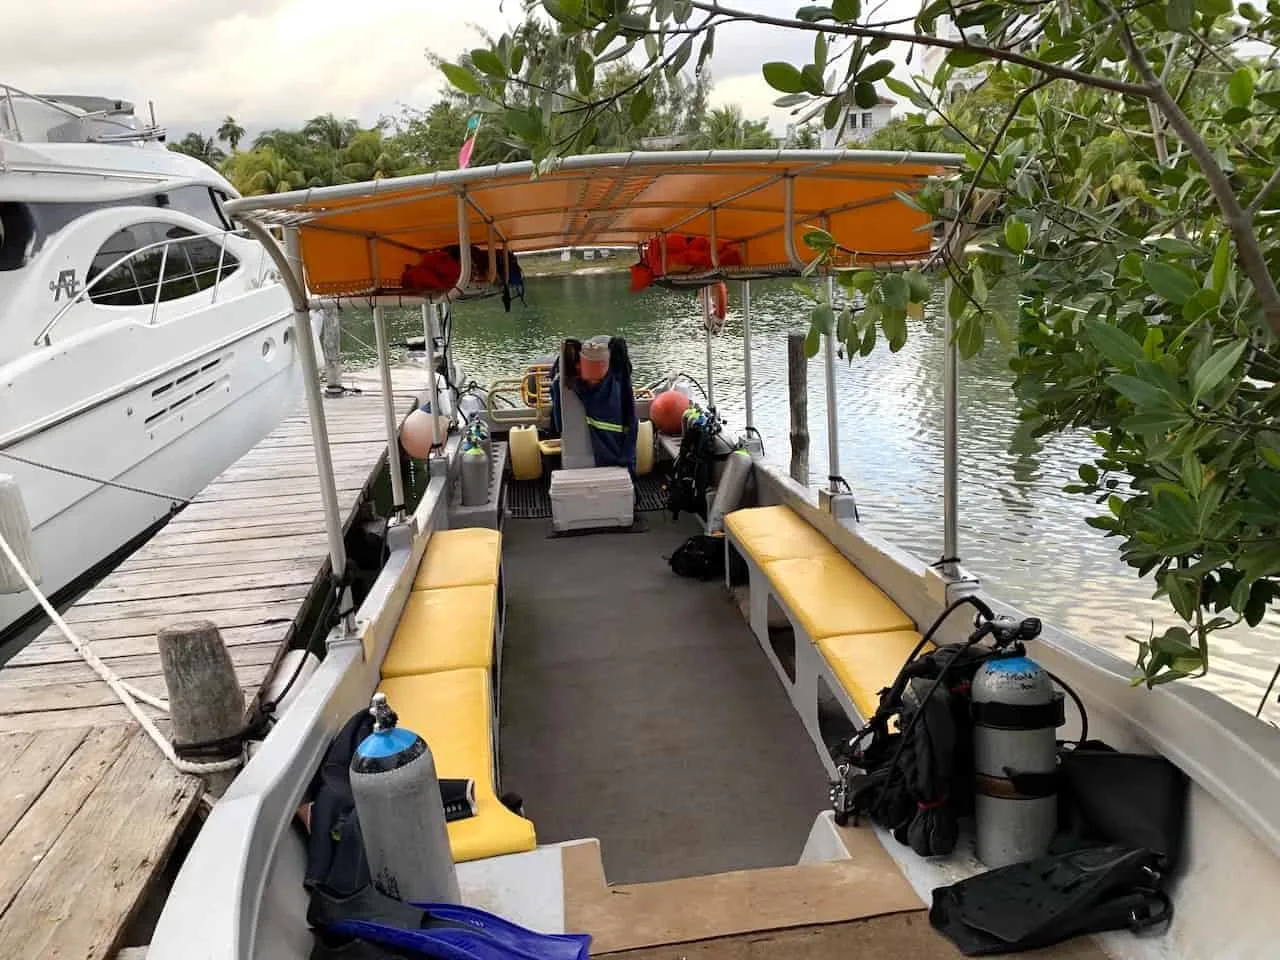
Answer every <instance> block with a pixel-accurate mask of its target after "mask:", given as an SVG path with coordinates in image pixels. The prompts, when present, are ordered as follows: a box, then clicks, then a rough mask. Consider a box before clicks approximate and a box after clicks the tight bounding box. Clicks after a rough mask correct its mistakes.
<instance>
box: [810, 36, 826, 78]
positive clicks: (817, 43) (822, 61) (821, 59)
mask: <svg viewBox="0 0 1280 960" xmlns="http://www.w3.org/2000/svg"><path fill="white" fill-rule="evenodd" d="M813 65H814V66H815V67H817V68H818V75H819V76H821V75H822V71H824V70H826V69H827V35H826V34H825V33H821V32H819V33H817V34H815V35H814V38H813Z"/></svg>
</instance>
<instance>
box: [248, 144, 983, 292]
mask: <svg viewBox="0 0 1280 960" xmlns="http://www.w3.org/2000/svg"><path fill="white" fill-rule="evenodd" d="M960 161H961V158H960V157H958V156H954V155H950V154H900V153H885V152H877V151H865V150H759V151H757V150H740V151H710V152H706V151H700V152H686V153H680V152H671V153H628V154H596V155H588V156H579V157H569V158H565V159H561V160H557V161H555V162H553V163H551V164H548V165H547V166H546V167H545V168H544V169H542V170H541V171H536V172H535V168H534V165H533V164H532V163H529V162H522V163H512V164H499V165H497V166H492V167H477V168H474V169H470V170H448V171H441V172H438V173H432V174H423V175H419V176H411V177H398V178H394V179H385V180H374V181H369V182H365V183H352V184H339V185H337V186H331V187H316V188H313V189H309V190H298V191H293V192H290V193H281V194H272V195H267V196H261V197H245V198H242V199H239V200H234V201H232V202H231V203H229V204H228V207H227V209H228V212H230V213H231V214H233V215H234V216H235V217H237V218H239V219H242V220H254V221H256V222H257V223H259V224H261V225H263V226H266V227H297V228H299V234H300V243H301V250H302V258H303V264H304V266H305V269H306V277H307V285H308V287H309V288H310V289H311V291H312V292H313V293H315V294H319V295H321V296H326V295H327V296H364V295H374V294H392V295H394V294H397V293H402V292H406V291H405V286H404V277H405V276H406V270H407V269H410V270H411V269H412V268H413V267H414V266H415V265H417V264H419V263H421V262H422V260H423V257H424V255H427V254H429V253H431V252H432V251H438V250H443V249H446V248H449V247H453V248H454V249H453V251H452V252H453V253H454V254H455V255H457V256H458V257H459V259H460V261H461V263H462V266H463V268H464V269H463V270H461V271H460V275H461V277H462V279H460V281H459V284H458V286H457V288H456V289H455V291H453V293H454V294H455V295H466V294H467V293H468V292H477V291H476V290H474V289H472V290H470V291H469V290H468V287H470V286H472V282H471V281H470V280H468V279H466V278H467V277H469V276H479V281H478V282H479V283H480V284H484V283H486V282H487V283H490V284H492V283H494V282H498V281H499V278H500V277H501V276H502V275H504V274H505V270H504V269H502V267H503V262H502V261H503V257H504V256H505V255H507V254H514V253H526V252H533V251H539V250H552V249H557V248H563V247H592V246H595V247H605V246H627V245H630V246H635V247H637V248H641V247H643V248H644V256H645V261H646V262H647V263H648V264H649V267H650V268H652V270H653V273H654V275H655V276H656V278H657V279H658V281H659V282H663V281H666V282H677V283H679V282H683V283H690V284H698V285H701V284H706V283H708V282H711V281H714V280H720V279H729V278H736V279H746V278H750V277H762V276H785V275H794V274H798V273H799V272H800V270H802V269H803V267H804V265H805V262H806V261H807V260H810V259H812V257H813V256H814V255H815V254H814V251H812V250H810V249H809V248H808V247H807V246H805V245H804V243H803V240H802V238H803V235H804V234H805V232H806V231H808V230H810V229H813V228H814V227H821V228H823V229H826V230H827V231H829V232H830V233H831V234H833V235H834V237H835V238H836V240H837V242H838V243H839V244H840V245H841V246H842V247H843V248H845V249H846V250H848V251H851V252H850V253H849V254H847V255H846V256H847V259H848V260H850V261H852V262H857V263H865V264H867V265H875V264H880V265H886V264H890V263H910V262H913V261H917V260H920V259H922V258H923V257H926V256H927V255H928V254H929V252H930V250H931V248H932V245H933V236H932V233H931V231H930V230H929V229H928V223H929V218H928V217H927V216H926V215H925V214H923V213H921V212H920V211H918V210H916V209H915V208H914V207H912V206H911V205H910V204H908V203H906V202H904V200H903V199H902V196H903V195H912V194H915V193H916V192H918V191H919V190H920V189H921V187H923V186H924V185H925V183H926V182H928V181H930V180H931V179H936V178H938V177H942V176H945V175H946V174H947V173H948V171H949V170H950V169H951V168H954V167H955V166H957V165H958V164H959V163H960ZM650 241H653V242H652V243H651V242H650ZM472 245H475V247H476V248H484V249H485V250H486V251H493V252H495V253H496V254H497V255H496V256H486V257H484V258H483V259H484V261H486V262H485V263H484V264H483V265H482V266H480V267H479V268H478V269H470V268H476V264H474V263H472V259H473V254H472V250H473V246H472ZM695 249H696V250H698V251H700V253H699V257H698V258H694V259H687V258H686V259H684V262H681V260H682V258H681V257H680V256H678V255H677V254H678V253H679V252H680V251H688V250H695Z"/></svg>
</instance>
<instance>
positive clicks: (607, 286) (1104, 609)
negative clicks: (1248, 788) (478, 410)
mask: <svg viewBox="0 0 1280 960" xmlns="http://www.w3.org/2000/svg"><path fill="white" fill-rule="evenodd" d="M527 299H528V303H527V305H525V306H521V305H520V304H519V303H516V304H514V305H513V306H512V310H511V312H510V313H509V314H508V313H504V312H503V309H502V304H501V303H500V302H498V301H496V300H495V301H484V302H477V303H468V304H462V305H460V306H458V307H457V308H456V316H457V320H458V323H457V329H456V333H455V334H454V341H453V345H454V349H455V353H456V356H457V358H458V360H459V362H460V363H461V364H462V365H463V367H464V368H465V370H466V371H467V372H468V374H469V375H470V376H473V377H474V378H475V379H476V380H478V381H479V382H480V383H487V382H488V381H490V380H492V379H495V378H498V377H503V376H510V375H512V374H513V373H514V372H516V371H517V370H518V369H519V368H520V367H521V366H522V365H523V364H525V363H527V362H528V361H529V360H530V358H532V357H535V356H537V355H539V354H544V353H550V352H553V351H554V350H555V349H556V345H557V343H558V341H559V340H560V339H561V338H562V337H566V336H571V337H578V338H585V337H590V336H594V335H596V334H599V333H609V334H620V335H623V336H625V337H626V338H627V340H628V342H629V343H630V346H631V356H632V361H633V363H634V364H635V367H636V380H637V382H644V381H647V380H650V379H656V378H658V377H660V376H662V375H664V374H666V373H668V372H670V371H687V372H688V373H690V374H692V375H693V376H694V377H695V378H697V379H698V380H704V379H705V374H706V361H705V355H704V344H703V339H702V328H701V320H700V314H699V311H698V307H697V303H696V300H695V298H694V295H693V294H692V293H676V292H671V291H666V290H661V289H650V290H646V291H645V292H643V293H641V294H639V295H636V294H632V293H630V292H629V291H628V289H627V283H626V279H625V277H624V276H619V275H612V276H608V275H606V276H582V277H557V278H543V279H535V280H531V281H530V283H529V293H528V297H527ZM739 305H740V304H739V303H738V291H737V289H736V288H735V289H731V291H730V313H729V317H728V320H727V322H726V326H725V331H724V334H723V335H722V336H720V337H718V338H717V339H716V340H714V341H713V344H712V357H713V361H712V365H713V369H714V381H715V382H714V393H715V398H716V402H717V406H718V407H719V408H720V411H721V413H722V414H723V415H724V416H725V417H726V419H728V420H729V421H730V422H731V424H736V425H740V424H741V423H742V422H743V415H744V404H743V382H742V371H743V343H742V324H741V315H740V313H738V311H737V308H738V307H739ZM751 305H752V340H753V351H752V371H753V376H754V381H755V403H754V413H755V419H756V426H757V427H758V428H759V429H760V431H761V432H762V433H763V434H764V438H765V444H766V448H765V453H766V456H767V457H768V458H769V459H771V460H772V461H774V462H776V463H779V464H782V465H784V466H785V465H786V464H787V463H788V461H789V459H790V454H789V450H788V445H787V434H788V424H789V414H788V410H787V370H786V334H787V332H788V331H789V330H793V329H798V328H801V327H803V325H804V324H805V323H806V322H807V321H806V319H805V318H806V317H807V313H808V306H807V304H806V301H805V300H804V299H803V298H802V297H801V296H799V294H797V293H796V292H795V290H794V289H792V287H791V284H790V282H782V281H779V282H771V283H758V284H755V285H753V287H752V297H751ZM940 306H941V305H940V304H935V305H934V308H935V310H931V311H930V314H931V315H933V316H936V315H937V314H936V312H935V311H936V309H940ZM387 317H388V323H389V325H390V327H391V329H392V331H394V332H393V333H392V339H404V338H405V337H408V336H413V335H417V334H421V332H422V321H421V315H420V313H419V312H418V310H416V309H413V310H403V311H396V310H390V311H388V314H387ZM370 321H371V318H370V316H369V314H368V313H367V311H363V312H362V311H350V312H348V314H347V315H346V316H345V317H344V323H343V327H344V341H343V348H344V352H346V353H347V355H348V357H349V358H350V360H351V361H352V362H357V363H368V362H372V360H373V350H372V347H371V346H369V345H370V344H372V343H373V332H372V328H371V322H370ZM910 326H911V336H910V338H909V339H908V341H907V344H906V346H905V347H904V348H903V349H902V350H900V351H899V352H898V353H897V354H891V353H889V351H888V348H887V347H886V346H885V345H884V344H883V343H882V344H880V345H878V346H877V348H876V350H875V352H874V353H873V354H872V355H871V356H870V357H867V358H865V359H855V360H854V362H853V363H848V362H846V361H838V362H837V366H836V391H835V394H836V404H837V413H838V418H839V425H840V463H841V467H842V470H843V473H844V475H845V478H846V479H847V480H848V481H849V483H850V484H851V486H852V487H853V490H854V492H855V494H856V495H857V499H858V505H859V510H860V513H861V516H862V519H863V521H864V522H865V523H866V524H867V525H868V526H869V527H871V528H873V529H875V530H877V531H879V532H881V533H883V534H884V535H886V536H887V537H889V538H890V539H891V540H893V541H894V542H896V543H898V544H899V545H901V546H903V547H904V548H906V549H908V550H910V551H912V552H913V553H915V554H916V555H918V556H920V557H921V558H923V559H926V560H933V559H936V558H937V557H938V556H939V555H940V553H941V549H942V521H941V517H942V455H941V442H942V410H941V401H942V329H941V322H940V321H939V320H937V319H933V318H931V317H926V318H925V319H923V320H918V321H911V323H910ZM822 372H823V371H822V362H821V358H817V359H815V360H814V361H812V362H811V363H810V368H809V383H810V396H809V429H810V431H811V443H810V454H809V462H810V470H811V474H812V477H811V480H812V482H813V483H815V484H816V483H821V482H824V480H825V477H826V473H827V449H826V443H827V437H826V396H825V393H824V391H823V389H822ZM960 397H961V406H960V417H959V422H960V437H961V441H960V500H961V504H962V511H961V517H960V547H961V554H962V556H963V557H964V559H965V562H966V564H967V565H968V566H970V567H971V568H972V569H973V570H975V571H976V572H977V573H979V574H981V575H982V577H983V579H984V581H985V582H986V583H987V585H988V587H989V588H990V589H991V590H992V591H993V592H994V593H996V594H997V595H999V596H1001V597H1003V598H1004V599H1006V600H1008V601H1009V602H1011V603H1015V604H1017V605H1019V606H1021V607H1023V608H1024V609H1026V610H1027V611H1028V612H1031V613H1034V614H1036V615H1038V616H1041V617H1043V618H1044V619H1046V620H1050V621H1052V622H1054V623H1055V624H1057V625H1058V626H1060V627H1062V628H1064V629H1066V630H1069V631H1071V632H1073V633H1075V634H1077V635H1079V636H1081V637H1084V638H1086V639H1088V640H1090V641H1091V642H1094V643H1098V644H1100V645H1102V646H1104V647H1107V648H1109V649H1111V650H1113V651H1114V652H1116V653H1118V654H1119V655H1120V656H1122V657H1125V658H1127V659H1128V658H1132V656H1133V653H1134V651H1133V646H1132V644H1131V643H1130V642H1129V641H1127V640H1126V639H1125V635H1126V634H1135V635H1140V636H1142V637H1144V638H1145V637H1146V635H1147V633H1148V631H1149V630H1150V627H1151V622H1152V620H1153V619H1154V621H1155V623H1156V624H1157V625H1159V627H1160V628H1161V629H1163V627H1164V626H1167V625H1169V624H1170V623H1171V618H1172V613H1171V612H1169V611H1168V609H1167V605H1166V603H1165V602H1164V601H1163V600H1153V599H1152V598H1151V592H1152V590H1153V585H1152V584H1151V583H1150V582H1144V581H1139V580H1138V579H1136V578H1135V576H1134V575H1133V573H1132V571H1131V570H1130V569H1129V568H1128V567H1126V566H1124V565H1123V564H1122V563H1121V562H1120V560H1119V557H1118V555H1117V553H1116V549H1115V546H1114V544H1115V541H1113V540H1107V539H1105V538H1103V537H1101V536H1100V535H1099V534H1098V532H1097V531H1094V530H1092V529H1091V528H1089V527H1087V526H1086V525H1085V523H1084V518H1085V517H1086V516H1088V515H1089V514H1090V513H1092V512H1094V511H1093V510H1092V509H1091V507H1092V504H1091V503H1090V502H1089V501H1088V500H1087V499H1083V498H1080V497H1074V496H1069V495H1067V494H1065V493H1063V492H1062V486H1063V485H1064V484H1066V483H1069V482H1071V480H1072V479H1074V465H1075V464H1077V463H1079V462H1081V461H1082V459H1083V458H1084V457H1085V456H1087V455H1088V454H1089V452H1090V449H1091V447H1092V443H1091V441H1090V440H1089V438H1088V436H1087V435H1084V434H1077V435H1069V436H1058V437H1051V438H1048V439H1046V440H1045V441H1043V442H1042V445H1041V446H1040V449H1039V450H1038V452H1035V453H1034V454H1031V453H1026V452H1022V453H1011V452H1010V451H1009V444H1010V441H1011V439H1012V437H1013V433H1014V430H1015V428H1016V427H1017V425H1018V421H1017V419H1016V404H1015V401H1014V398H1013V395H1012V392H1011V390H1010V374H1009V372H1008V368H1007V365H1006V360H1005V357H1004V355H1003V353H1002V351H1001V350H1000V349H999V347H998V346H995V345H993V344H988V347H987V350H986V351H985V352H984V353H983V355H981V356H979V357H977V358H975V359H974V360H972V361H969V362H966V363H964V364H963V365H962V367H961V374H960ZM1218 636H1219V638H1220V639H1219V640H1218V653H1217V657H1216V660H1215V661H1214V664H1213V671H1212V672H1211V673H1210V675H1209V677H1208V678H1206V679H1205V680H1204V681H1202V683H1203V686H1205V687H1206V688H1208V689H1210V690H1213V691H1215V692H1217V693H1219V694H1221V695H1223V696H1224V697H1226V698H1228V699H1229V700H1231V701H1232V702H1234V703H1236V704H1238V705H1239V706H1241V707H1243V708H1245V709H1247V710H1249V711H1250V712H1252V711H1253V710H1254V709H1255V708H1256V706H1257V703H1258V698H1259V696H1260V695H1261V692H1262V690H1263V688H1264V687H1265V685H1266V682H1267V680H1268V679H1269V678H1270V675H1271V671H1272V670H1273V669H1274V665H1275V656H1276V651H1280V644H1277V642H1276V641H1277V639H1280V627H1278V626H1277V623H1276V621H1275V618H1274V617H1272V618H1270V619H1269V620H1268V621H1267V622H1265V623H1264V624H1263V625H1262V626H1261V627H1260V628H1258V629H1256V630H1237V631H1235V632H1233V634H1232V635H1230V636H1229V637H1224V636H1222V635H1221V634H1219V635H1218Z"/></svg>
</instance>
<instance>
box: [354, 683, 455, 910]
mask: <svg viewBox="0 0 1280 960" xmlns="http://www.w3.org/2000/svg"><path fill="white" fill-rule="evenodd" d="M369 712H370V713H372V714H373V718H374V722H373V733H371V734H369V736H367V737H365V738H364V740H362V741H361V742H360V745H359V746H358V747H357V748H356V751H355V754H354V756H352V758H351V793H352V795H353V797H354V798H355V804H356V816H357V817H358V818H359V820H360V833H361V836H362V838H363V840H364V849H365V855H366V856H367V857H368V860H369V872H370V874H371V875H372V876H373V882H374V885H375V886H376V887H377V888H378V889H379V890H381V891H382V892H383V893H385V894H386V895H387V896H389V897H395V898H396V899H397V900H404V901H406V902H414V903H461V902H462V897H461V894H460V893H459V891H458V875H457V871H456V870H455V869H454V864H453V854H452V852H451V851H450V848H449V832H448V830H447V828H446V827H445V812H444V803H443V801H442V800H441V799H440V781H439V779H438V778H437V776H436V766H435V761H434V760H433V759H432V757H431V750H430V749H429V748H428V747H427V744H426V741H424V740H423V739H422V738H421V737H420V736H418V735H417V734H416V733H414V732H413V731H412V730H406V729H404V728H403V727H399V726H397V725H396V715H395V712H394V711H393V710H392V709H391V706H390V705H389V704H388V703H387V698H386V695H385V694H382V693H375V694H374V695H373V701H372V704H371V706H370V708H369Z"/></svg>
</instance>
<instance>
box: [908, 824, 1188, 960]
mask: <svg viewBox="0 0 1280 960" xmlns="http://www.w3.org/2000/svg"><path fill="white" fill-rule="evenodd" d="M1157 860H1158V858H1157V856H1156V855H1155V854H1153V853H1151V852H1150V851H1148V850H1134V849H1131V848H1126V847H1115V846H1111V847H1095V848H1091V849H1086V850H1077V851H1075V852H1073V853H1066V854H1061V855H1058V856H1048V857H1040V858H1038V859H1036V860H1032V861H1030V862H1028V863H1017V864H1013V865H1012V866H1008V867H1001V868H999V869H996V870H991V871H989V872H987V873H983V874H979V875H978V876H976V877H970V878H969V879H968V880H963V881H961V882H960V883H956V884H952V885H951V886H948V887H939V888H938V889H936V890H934V891H933V906H932V908H931V909H930V911H929V922H930V923H931V924H933V926H934V927H935V928H936V929H937V930H938V931H939V932H941V933H942V934H944V935H945V936H946V937H948V938H949V939H950V940H951V941H952V942H953V943H954V944H955V945H956V946H957V947H959V948H960V950H961V952H962V953H964V954H965V955H966V956H970V957H975V956H987V955H991V954H998V953H1010V952H1013V951H1016V950H1030V949H1033V948H1036V947H1044V946H1048V945H1050V944H1053V943H1058V942H1060V941H1062V940H1067V939H1069V938H1071V937H1075V936H1079V935H1080V934H1085V933H1099V932H1101V931H1103V930H1121V929H1125V928H1129V929H1131V930H1133V931H1134V932H1135V933H1136V932H1140V931H1142V930H1146V929H1150V928H1152V927H1157V926H1160V927H1163V926H1164V925H1165V924H1167V923H1168V921H1169V919H1170V916H1171V912H1172V908H1171V906H1170V903H1169V900H1168V898H1167V897H1166V896H1165V895H1164V894H1163V893H1162V892H1160V890H1159V889H1158V881H1159V879H1160V876H1159V874H1158V873H1156V871H1155V869H1154V866H1155V863H1156V862H1157Z"/></svg>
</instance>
